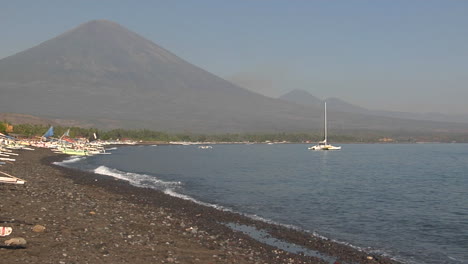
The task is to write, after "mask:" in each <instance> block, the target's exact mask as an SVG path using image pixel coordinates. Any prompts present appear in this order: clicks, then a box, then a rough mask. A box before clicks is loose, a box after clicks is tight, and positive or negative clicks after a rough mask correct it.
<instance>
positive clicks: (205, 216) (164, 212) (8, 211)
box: [0, 149, 397, 264]
mask: <svg viewBox="0 0 468 264" xmlns="http://www.w3.org/2000/svg"><path fill="white" fill-rule="evenodd" d="M17 153H20V156H18V157H17V161H16V162H14V163H11V164H6V165H4V166H2V167H0V171H3V172H6V173H10V174H12V175H14V176H16V177H19V178H22V179H24V180H26V181H27V183H26V184H25V185H6V184H0V226H9V227H12V228H13V233H12V234H11V235H10V236H7V237H0V260H1V263H271V264H273V263H334V262H337V263H369V264H371V263H382V264H387V263H397V262H396V261H393V260H390V259H388V258H385V257H382V256H376V255H370V254H368V253H366V252H362V251H359V250H356V249H354V248H351V247H349V246H346V245H342V244H339V243H335V242H332V241H330V240H327V239H320V238H317V237H314V236H312V235H311V234H308V233H304V232H300V231H298V230H293V229H289V228H286V227H283V226H278V225H273V224H268V223H265V222H262V221H255V220H252V219H250V218H248V217H244V216H242V215H239V214H236V213H231V212H225V211H220V210H217V209H215V208H211V207H206V206H202V205H199V204H196V203H194V202H191V201H187V200H183V199H179V198H176V197H172V196H169V195H166V194H164V193H162V192H159V191H155V190H152V189H145V188H137V187H134V186H131V185H130V184H128V183H127V182H125V181H121V180H117V179H114V178H112V177H107V176H103V175H98V174H94V173H89V172H83V171H78V170H74V169H68V168H63V167H60V166H56V165H52V162H54V161H60V160H63V159H64V158H66V156H65V155H59V154H54V153H52V152H51V151H50V150H47V149H36V150H34V151H17ZM227 223H236V224H237V225H247V226H251V227H256V228H257V229H261V230H265V231H267V232H268V233H269V234H270V235H271V236H274V237H275V238H278V239H281V240H284V241H288V242H290V243H293V244H295V245H298V246H300V247H303V248H308V249H312V250H314V251H318V252H320V253H322V254H324V255H326V256H328V258H326V259H324V258H321V257H314V256H310V255H309V256H305V255H303V254H300V253H299V254H294V253H289V252H287V251H284V250H281V249H278V248H276V247H273V246H269V245H267V244H263V243H260V242H258V241H257V240H255V239H252V238H251V237H250V236H248V235H246V234H244V233H243V232H237V231H233V230H232V229H231V228H229V227H227V226H226V224H227ZM36 225H41V226H43V227H45V230H43V231H42V232H34V231H33V227H34V226H36ZM36 231H38V230H36ZM39 231H40V230H39ZM13 237H22V238H24V239H25V240H26V241H27V244H26V246H25V247H24V248H11V247H8V246H4V241H5V240H7V239H10V238H13ZM330 259H331V260H330Z"/></svg>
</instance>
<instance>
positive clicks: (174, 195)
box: [164, 188, 233, 212]
mask: <svg viewBox="0 0 468 264" xmlns="http://www.w3.org/2000/svg"><path fill="white" fill-rule="evenodd" d="M164 193H165V194H167V195H170V196H173V197H177V198H180V199H182V200H187V201H192V202H194V203H196V204H199V205H203V206H207V207H213V208H215V209H218V210H221V211H226V212H233V210H231V209H229V208H226V207H223V206H220V205H216V204H210V203H205V202H202V201H199V200H197V199H195V198H192V197H190V196H188V195H185V194H180V193H178V192H175V191H174V190H172V189H169V188H168V189H166V190H164Z"/></svg>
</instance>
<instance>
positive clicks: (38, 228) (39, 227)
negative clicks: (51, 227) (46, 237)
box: [32, 225, 46, 233]
mask: <svg viewBox="0 0 468 264" xmlns="http://www.w3.org/2000/svg"><path fill="white" fill-rule="evenodd" d="M45 229H46V228H45V226H43V225H35V226H33V228H32V231H33V232H36V233H42V232H44V231H45Z"/></svg>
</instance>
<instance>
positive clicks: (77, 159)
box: [53, 156, 86, 166]
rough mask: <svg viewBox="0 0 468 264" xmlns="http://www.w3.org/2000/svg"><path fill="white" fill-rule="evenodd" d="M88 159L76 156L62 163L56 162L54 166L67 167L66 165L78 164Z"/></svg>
mask: <svg viewBox="0 0 468 264" xmlns="http://www.w3.org/2000/svg"><path fill="white" fill-rule="evenodd" d="M85 158H86V157H76V156H71V157H70V158H68V159H65V160H62V161H56V162H54V163H53V164H54V165H59V166H65V165H66V164H71V163H75V162H78V161H80V160H84V159H85Z"/></svg>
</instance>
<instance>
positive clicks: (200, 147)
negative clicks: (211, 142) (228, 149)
mask: <svg viewBox="0 0 468 264" xmlns="http://www.w3.org/2000/svg"><path fill="white" fill-rule="evenodd" d="M198 148H199V149H212V148H213V147H212V146H198Z"/></svg>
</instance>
